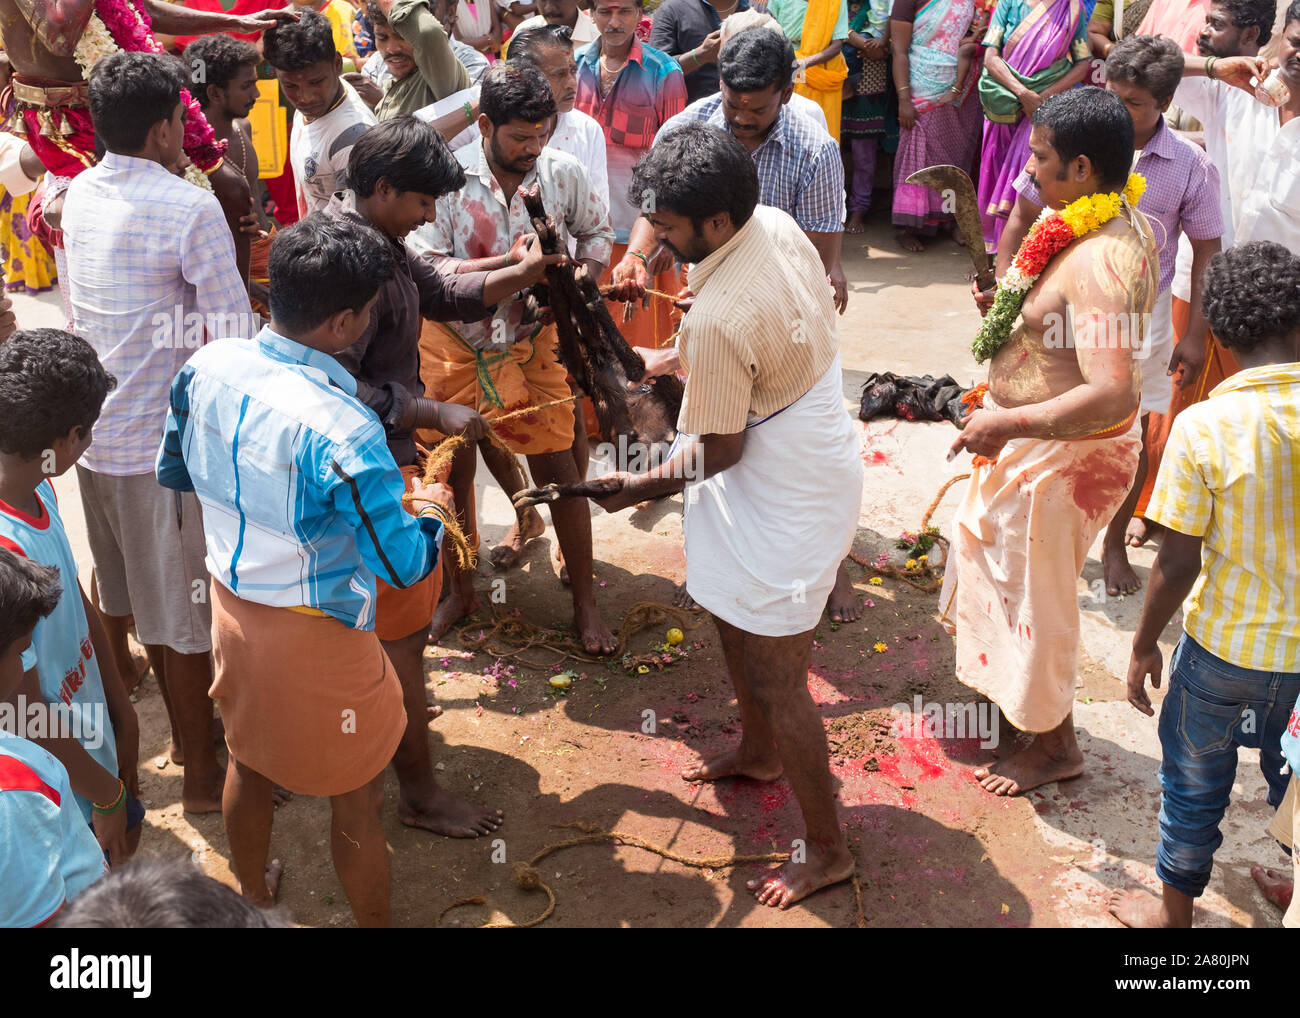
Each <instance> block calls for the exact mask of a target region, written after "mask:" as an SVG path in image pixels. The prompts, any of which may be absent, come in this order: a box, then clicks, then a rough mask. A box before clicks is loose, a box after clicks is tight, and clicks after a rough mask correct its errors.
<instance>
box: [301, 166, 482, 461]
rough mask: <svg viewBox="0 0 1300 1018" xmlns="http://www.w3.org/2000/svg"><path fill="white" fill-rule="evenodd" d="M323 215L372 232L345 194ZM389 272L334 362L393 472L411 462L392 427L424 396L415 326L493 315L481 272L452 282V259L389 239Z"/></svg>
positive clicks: (410, 449)
mask: <svg viewBox="0 0 1300 1018" xmlns="http://www.w3.org/2000/svg"><path fill="white" fill-rule="evenodd" d="M326 211H327V212H328V213H329V214H330V215H332V216H336V217H338V218H339V219H344V220H347V221H348V222H352V223H360V224H362V225H365V226H371V227H372V228H373V224H372V223H371V222H370V221H369V220H368V219H366V217H365V216H363V215H362V214H361V213H360V212H358V211H357V210H356V208H355V207H354V205H353V202H352V194H351V192H349V191H339V192H336V193H335V195H334V197H333V198H331V199H330V203H329V205H328V206H327V207H326ZM389 243H391V244H392V245H393V257H394V267H395V269H396V272H394V274H393V278H392V279H390V280H389V281H388V282H387V283H385V284H384V285H383V287H382V288H381V289H380V291H379V301H378V302H377V303H376V304H375V309H374V311H372V312H371V314H370V324H369V325H368V326H367V327H366V331H365V332H363V333H362V334H361V338H360V339H358V340H357V341H356V342H355V343H353V344H352V345H351V346H350V347H348V348H347V349H346V350H343V351H342V352H340V353H337V354H335V355H334V357H335V359H336V360H337V361H338V362H339V363H340V364H342V365H343V367H345V368H346V369H347V370H348V373H349V374H350V375H352V377H353V378H355V379H356V380H357V381H358V382H359V383H361V385H360V386H359V387H358V391H357V396H358V398H359V399H360V400H361V401H362V402H363V403H365V404H366V406H368V407H370V409H372V410H373V411H374V412H375V413H376V414H377V415H378V416H379V419H380V420H381V421H383V422H384V431H385V432H386V433H387V435H388V448H389V451H390V452H392V454H393V459H395V460H396V461H397V465H398V466H399V467H401V466H408V465H409V464H411V463H414V462H415V461H416V446H415V439H414V438H413V437H412V435H411V431H410V429H407V428H401V427H397V426H394V424H393V422H394V421H400V420H401V418H402V417H403V415H404V414H405V411H406V408H407V406H409V405H410V402H411V400H412V399H415V398H418V397H420V396H423V395H424V383H423V382H421V381H420V319H421V318H428V319H431V320H432V321H435V322H464V321H479V320H480V319H483V318H486V317H487V316H488V315H490V314H491V313H492V308H490V307H485V306H484V304H483V285H484V283H485V281H486V280H487V276H488V274H487V273H486V272H465V273H462V274H460V275H457V274H456V272H455V266H456V264H457V259H455V258H444V259H441V260H439V261H437V262H433V261H426V260H425V259H423V258H421V257H420V256H419V255H417V254H416V253H415V252H414V251H412V250H411V249H410V248H408V247H407V246H406V244H405V242H403V241H401V240H393V239H392V238H389Z"/></svg>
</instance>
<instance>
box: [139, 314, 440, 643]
mask: <svg viewBox="0 0 1300 1018" xmlns="http://www.w3.org/2000/svg"><path fill="white" fill-rule="evenodd" d="M356 393H357V386H356V381H355V380H354V379H353V378H352V376H351V375H350V374H348V372H347V371H346V370H344V368H343V367H342V366H341V365H340V364H339V363H338V361H336V360H335V359H334V358H333V357H331V356H329V355H328V354H325V353H322V352H321V351H319V350H313V349H311V348H309V347H306V346H303V345H302V344H301V343H296V342H294V341H293V340H291V339H286V338H285V337H284V336H281V335H278V334H276V333H274V332H272V331H271V330H270V329H269V328H264V329H263V330H262V331H261V332H260V333H258V334H257V336H256V337H254V338H253V339H252V340H243V339H223V340H219V341H217V342H215V343H210V344H208V345H207V346H205V347H204V348H203V349H201V350H199V351H198V352H197V353H195V354H194V356H193V357H191V358H190V359H189V361H188V362H187V363H186V365H185V366H184V367H183V368H181V370H180V372H179V373H178V374H177V375H176V378H175V380H174V381H173V382H172V389H171V406H170V410H169V411H168V414H167V426H166V430H165V432H164V434H163V440H162V445H161V447H160V448H159V450H158V463H157V473H158V480H159V482H160V483H161V484H163V485H164V486H165V487H168V488H175V489H177V490H179V491H189V490H193V491H194V492H196V493H197V495H198V498H199V501H200V502H201V503H202V504H203V532H204V537H205V539H206V541H207V567H208V572H210V573H211V574H212V576H213V577H214V578H215V579H217V580H218V581H220V582H221V583H222V584H223V585H224V586H225V587H226V588H227V589H229V590H230V591H231V592H232V593H234V594H235V595H236V596H238V597H242V598H244V599H245V600H247V601H254V602H256V603H258V604H266V605H273V606H276V607H282V608H289V607H295V606H299V605H301V606H306V607H308V608H315V609H318V610H320V611H323V612H325V613H326V614H328V615H331V616H333V617H334V618H336V619H338V620H339V621H340V622H342V623H344V624H345V625H347V626H350V627H351V628H353V629H365V630H368V629H373V628H374V625H375V577H376V575H378V576H379V577H381V578H382V579H383V580H384V581H385V582H386V583H388V584H390V585H392V586H394V587H408V586H410V585H411V584H412V583H415V582H416V581H418V580H420V579H421V578H423V577H424V576H425V575H426V574H427V573H428V572H429V570H430V569H432V568H434V566H436V565H437V563H438V553H439V549H440V547H441V545H442V524H441V523H439V522H438V521H437V520H436V519H435V518H432V517H423V518H420V519H417V518H416V517H414V516H411V515H410V514H409V513H407V512H406V510H405V509H403V508H402V503H401V498H402V493H403V491H404V490H405V489H404V486H403V482H402V475H401V472H400V471H399V470H398V468H397V464H396V463H395V462H394V461H393V456H392V453H390V452H389V451H388V441H387V438H386V437H385V435H384V427H383V425H382V424H381V423H380V422H379V419H378V418H377V417H376V416H375V415H374V414H373V413H372V412H371V411H370V410H369V409H367V407H366V406H365V404H364V403H362V402H361V401H360V400H358V399H357V398H356Z"/></svg>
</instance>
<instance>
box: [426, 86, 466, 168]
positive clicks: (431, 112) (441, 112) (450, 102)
mask: <svg viewBox="0 0 1300 1018" xmlns="http://www.w3.org/2000/svg"><path fill="white" fill-rule="evenodd" d="M478 96H479V86H478V85H470V87H469V88H463V89H461V90H460V91H459V92H453V93H452V94H451V95H449V96H447V97H446V98H445V99H439V100H438V101H437V102H436V103H430V104H429V105H428V106H425V107H424V108H423V109H418V110H416V111H415V116H417V117H419V118H420V119H421V120H423V121H424V122H425V123H426V124H432V123H433V122H434V121H435V120H437V119H438V118H439V117H445V116H446V115H447V114H448V113H450V112H451V111H452V110H459V109H462V108H463V107H464V105H465V104H466V103H476V102H478ZM481 137H483V133H482V132H481V131H480V130H479V129H478V123H477V121H476V122H475V123H472V124H470V125H469V126H468V127H466V128H465V130H463V131H461V132H460V134H458V135H456V137H454V138H452V139H451V141H449V142H447V147H448V148H450V149H451V150H452V151H453V152H455V151H456V150H457V149H459V148H464V147H465V146H466V145H470V144H472V143H474V142H475V141H477V140H478V139H479V138H481Z"/></svg>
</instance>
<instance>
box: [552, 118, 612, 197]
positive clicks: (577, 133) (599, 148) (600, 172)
mask: <svg viewBox="0 0 1300 1018" xmlns="http://www.w3.org/2000/svg"><path fill="white" fill-rule="evenodd" d="M546 145H547V147H548V148H553V149H555V150H556V151H557V152H565V153H567V154H568V155H571V156H573V158H575V159H576V160H578V162H580V163H582V165H583V168H584V169H585V170H586V171H587V180H588V182H589V183H590V184H591V187H592V189H593V190H594V191H595V192H596V193H597V194H599V195H600V197H601V198H602V199H603V200H604V202H605V207H606V208H608V207H609V171H608V170H607V169H606V166H605V132H604V131H602V130H601V128H600V124H598V123H596V121H595V120H594V119H592V118H591V117H590V116H588V115H587V114H586V113H583V112H582V110H579V109H572V110H569V112H568V113H561V114H560V116H559V118H558V120H557V122H556V125H555V133H554V134H552V135H551V140H550V141H548V142H547V143H546Z"/></svg>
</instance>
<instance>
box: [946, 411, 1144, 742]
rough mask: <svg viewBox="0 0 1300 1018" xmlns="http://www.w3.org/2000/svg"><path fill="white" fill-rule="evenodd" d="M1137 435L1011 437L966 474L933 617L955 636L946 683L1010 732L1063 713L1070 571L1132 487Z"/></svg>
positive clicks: (1067, 703) (1079, 566) (1072, 587)
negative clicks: (986, 706) (987, 708)
mask: <svg viewBox="0 0 1300 1018" xmlns="http://www.w3.org/2000/svg"><path fill="white" fill-rule="evenodd" d="M984 402H985V406H991V405H992V401H991V400H989V399H988V398H987V397H986V398H985V401H984ZM1141 434H1142V425H1141V422H1140V420H1134V421H1133V423H1132V424H1131V425H1130V426H1129V427H1128V428H1127V429H1126V430H1125V431H1124V432H1123V433H1121V434H1120V435H1118V436H1115V437H1107V438H1094V439H1078V440H1075V441H1059V440H1050V439H1039V438H1020V439H1014V440H1013V441H1011V442H1008V443H1007V445H1006V446H1005V448H1003V450H1002V452H1001V453H1000V454H999V456H998V459H997V462H996V463H994V464H992V465H988V466H977V467H974V468H973V469H972V471H971V476H970V483H969V484H968V485H967V487H966V492H965V495H964V496H963V497H962V501H961V504H960V505H959V506H958V507H957V512H956V515H955V516H954V517H953V522H952V545H951V551H950V553H949V557H948V563H947V567H946V569H945V572H944V578H943V590H942V592H941V593H940V595H939V608H940V620H941V621H942V622H943V624H944V627H945V628H946V629H947V630H948V631H949V632H950V633H955V634H956V637H957V641H956V642H957V678H958V679H960V680H961V681H962V682H963V683H964V684H965V685H967V686H970V687H971V688H972V689H974V690H976V691H978V692H980V693H983V694H984V695H985V696H987V697H988V698H989V699H990V700H992V701H993V702H994V703H996V704H997V705H998V707H999V709H1000V710H1001V711H1002V713H1003V714H1004V715H1005V716H1006V718H1007V720H1008V721H1010V722H1011V723H1012V724H1013V725H1015V726H1016V727H1017V728H1019V729H1020V730H1021V731H1026V732H1047V731H1050V730H1051V729H1053V728H1055V727H1056V726H1057V725H1059V724H1060V723H1061V722H1062V721H1064V720H1065V719H1066V717H1068V716H1069V714H1070V711H1071V710H1072V709H1073V707H1074V690H1075V686H1076V685H1077V682H1078V657H1079V595H1078V581H1079V574H1080V573H1081V572H1082V571H1083V564H1084V562H1085V561H1086V559H1087V557H1088V549H1089V548H1090V547H1091V546H1092V542H1093V540H1094V539H1095V538H1096V536H1097V534H1098V533H1099V532H1100V531H1101V528H1102V527H1104V526H1105V525H1106V524H1107V523H1108V522H1110V518H1111V517H1112V516H1113V515H1114V514H1115V510H1116V509H1118V508H1119V507H1120V505H1121V504H1122V503H1123V501H1124V497H1125V496H1126V495H1127V494H1128V491H1129V487H1130V486H1131V485H1132V483H1133V474H1134V472H1135V471H1136V469H1137V461H1138V452H1139V449H1140V448H1141V443H1142V438H1141Z"/></svg>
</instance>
